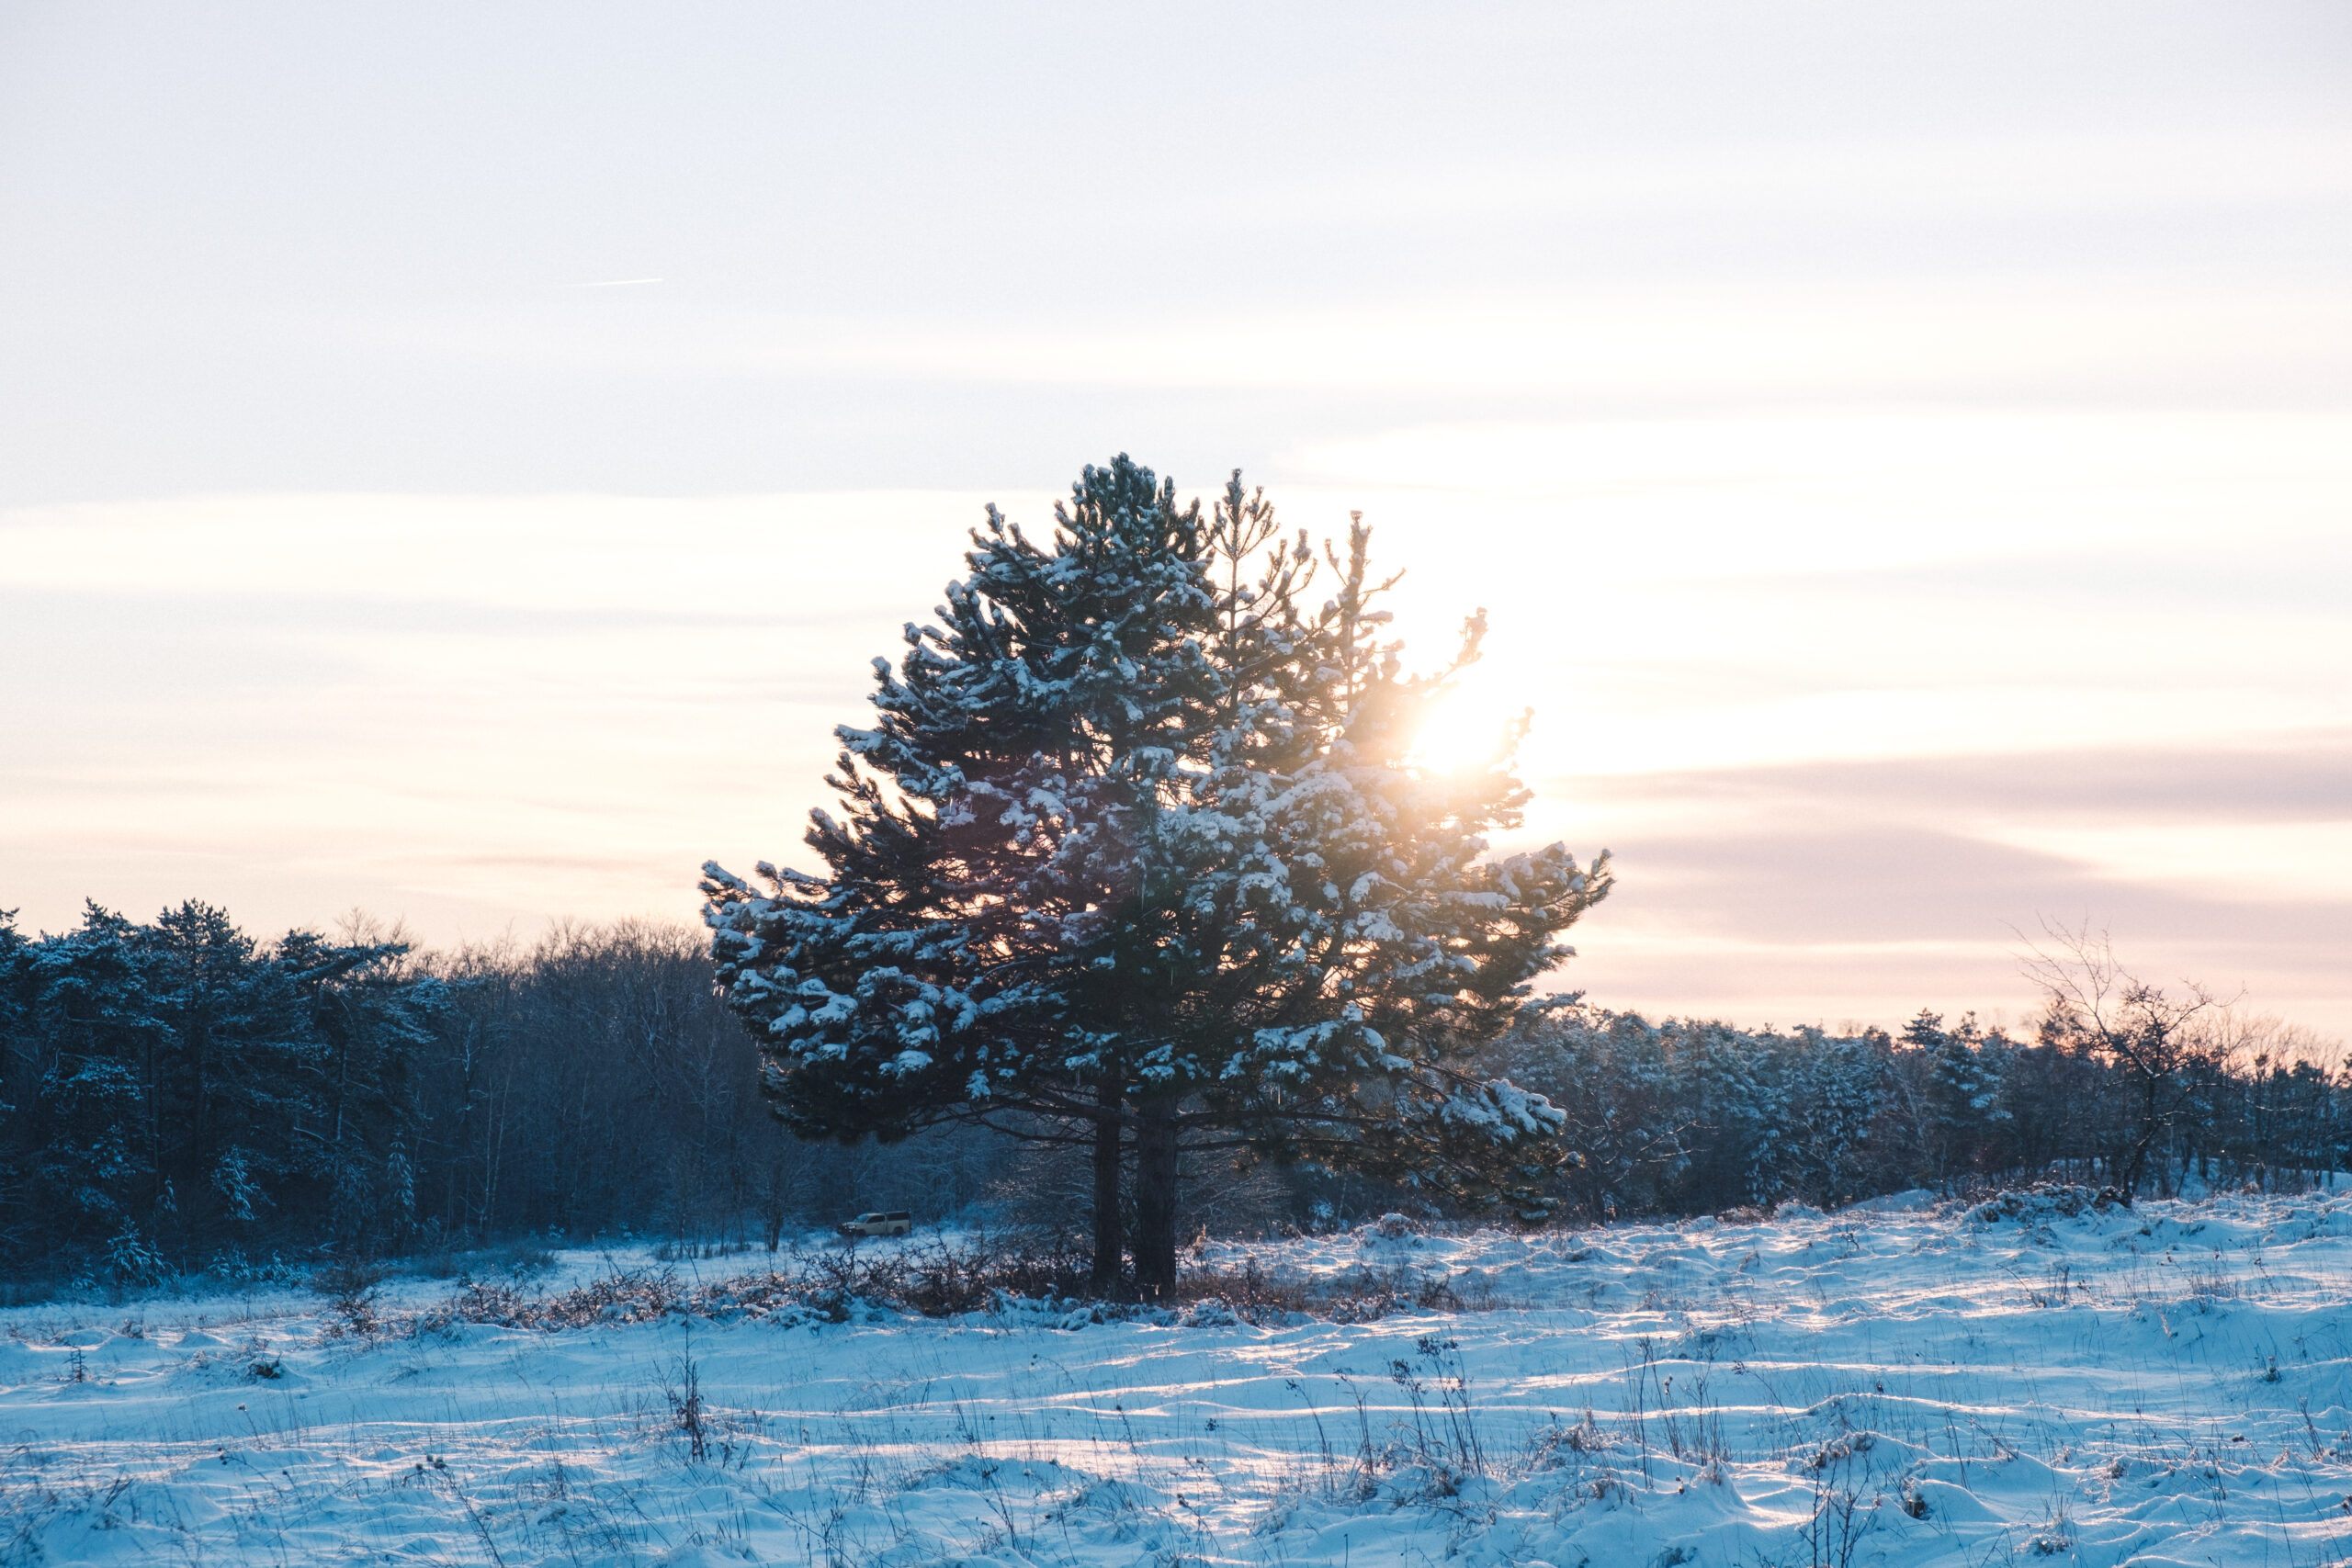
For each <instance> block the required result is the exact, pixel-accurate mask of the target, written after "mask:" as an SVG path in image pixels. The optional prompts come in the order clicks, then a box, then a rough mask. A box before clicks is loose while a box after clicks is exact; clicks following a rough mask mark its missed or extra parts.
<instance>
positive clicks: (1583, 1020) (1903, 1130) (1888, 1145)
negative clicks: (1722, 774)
mask: <svg viewBox="0 0 2352 1568" xmlns="http://www.w3.org/2000/svg"><path fill="white" fill-rule="evenodd" d="M2093 956H2094V961H2095V962H2096V961H2098V955H2093ZM2110 989H2111V992H2112V993H2113V994H2115V995H2118V996H2120V998H2125V999H2123V1000H2122V1001H2121V1005H2119V1006H2109V1007H2104V1008H2093V1007H2086V1006H2083V1005H2080V1004H2079V1003H2078V1002H2077V1000H2076V999H2075V998H2074V997H2071V996H2069V995H2065V994H2063V993H2062V994H2059V995H2055V996H2053V997H2052V1005H2051V1006H2050V1007H2049V1008H2048V1010H2046V1011H2045V1012H2044V1013H2043V1015H2042V1017H2041V1020H2040V1021H2039V1024H2038V1026H2037V1027H2036V1029H2035V1030H2034V1032H2032V1033H2031V1034H2030V1035H2029V1036H2027V1037H2025V1038H2021V1039H2020V1038H2012V1037H2011V1036H2010V1035H2008V1034H2007V1033H2006V1032H2002V1031H2000V1030H1998V1029H1994V1030H1986V1029H1984V1028H1981V1027H1980V1026H1979V1025H1978V1024H1977V1022H1976V1020H1975V1018H1974V1016H1973V1014H1972V1015H1970V1016H1967V1017H1964V1018H1962V1019H1961V1020H1960V1021H1957V1022H1951V1023H1948V1022H1947V1021H1946V1020H1945V1019H1943V1018H1942V1017H1940V1016H1939V1015H1937V1014H1935V1013H1932V1012H1925V1011H1923V1012H1921V1013H1919V1014H1918V1015H1917V1017H1915V1018H1914V1019H1913V1020H1912V1021H1911V1022H1910V1023H1909V1025H1908V1026H1907V1027H1906V1028H1905V1030H1904V1032H1902V1034H1901V1035H1900V1036H1895V1035H1890V1034H1888V1033H1886V1032H1883V1031H1879V1030H1870V1031H1866V1032H1862V1033H1860V1034H1853V1035H1838V1034H1830V1033H1827V1032H1824V1031H1822V1030H1819V1029H1797V1030H1792V1031H1787V1032H1782V1031H1777V1030H1741V1029H1735V1028H1732V1027H1730V1026H1728V1025H1726V1024H1722V1023H1713V1022H1699V1021H1675V1020H1668V1021H1664V1022H1661V1023H1653V1022H1651V1021H1648V1020H1646V1019H1644V1018H1642V1017H1641V1016H1640V1015H1638V1014H1635V1013H1630V1012H1612V1011H1609V1010H1603V1009H1600V1008H1587V1007H1571V1008H1566V1009H1563V1010H1559V1011H1557V1012H1555V1013H1552V1014H1549V1015H1546V1016H1540V1017H1538V1018H1537V1019H1535V1020H1533V1021H1530V1022H1529V1023H1527V1024H1525V1025H1524V1026H1522V1027H1521V1029H1520V1030H1519V1031H1518V1032H1516V1033H1515V1034H1514V1035H1513V1036H1512V1037H1511V1038H1510V1039H1509V1040H1508V1041H1507V1042H1505V1043H1504V1046H1503V1049H1502V1057H1503V1059H1502V1061H1501V1062H1500V1064H1499V1065H1500V1066H1502V1067H1503V1068H1504V1069H1505V1070H1506V1071H1508V1073H1509V1074H1510V1077H1512V1078H1513V1079H1514V1080H1515V1081H1516V1082H1518V1083H1519V1084H1521V1086H1522V1087H1524V1088H1528V1089H1536V1090H1538V1091H1540V1092H1542V1093H1543V1094H1544V1095H1546V1096H1547V1097H1549V1098H1550V1099H1551V1100H1552V1101H1553V1103H1554V1104H1555V1105H1556V1106H1558V1107H1559V1108H1560V1109H1561V1110H1562V1111H1566V1114H1567V1128H1566V1133H1565V1134H1564V1136H1565V1137H1566V1139H1567V1141H1568V1143H1569V1144H1570V1145H1571V1146H1572V1147H1574V1148H1575V1149H1576V1150H1577V1152H1578V1153H1579V1155H1581V1156H1583V1163H1582V1166H1581V1168H1579V1169H1577V1170H1576V1171H1574V1172H1572V1173H1570V1175H1569V1176H1568V1177H1567V1178H1566V1193H1565V1194H1564V1195H1565V1196H1566V1198H1567V1200H1568V1203H1569V1207H1570V1209H1571V1211H1572V1212H1574V1213H1577V1214H1580V1215H1583V1216H1587V1217H1595V1218H1606V1217H1610V1216H1612V1215H1619V1214H1626V1215H1631V1214H1645V1213H1670V1214H1697V1213H1721V1212H1723V1211H1724V1210H1727V1209H1732V1208H1737V1207H1743V1206H1767V1205H1770V1204H1773V1203H1778V1202H1781V1201H1790V1200H1795V1201H1805V1202H1811V1203H1814V1204H1816V1205H1821V1206H1825V1207H1826V1206H1828V1205H1832V1204H1838V1203H1845V1202H1851V1201H1856V1200H1859V1199H1863V1198H1869V1197H1874V1196H1879V1195H1883V1194H1885V1193H1890V1192H1895V1191H1901V1190H1906V1189H1912V1188H1932V1189H1937V1190H1946V1191H1965V1190H1973V1189H1979V1188H1984V1187H1990V1186H1997V1185H2002V1184H2007V1183H2014V1182H2021V1181H2030V1180H2035V1179H2044V1178H2050V1179H2064V1180H2070V1181H2075V1182H2081V1183H2086V1184H2088V1185H2094V1186H2104V1187H2110V1188H2114V1189H2116V1190H2119V1191H2121V1192H2124V1193H2127V1194H2130V1195H2133V1196H2140V1195H2147V1194H2150V1193H2154V1194H2156V1195H2166V1196H2168V1195H2171V1194H2173V1193H2176V1192H2177V1191H2178V1190H2180V1189H2181V1188H2182V1186H2183V1185H2184V1184H2186V1185H2188V1187H2189V1188H2190V1190H2197V1189H2198V1188H2199V1187H2203V1188H2209V1189H2210V1188H2211V1187H2216V1186H2222V1185H2230V1184H2239V1183H2245V1182H2249V1181H2250V1182H2256V1183H2259V1184H2261V1185H2263V1186H2265V1187H2272V1186H2278V1185H2287V1186H2298V1185H2301V1184H2302V1183H2304V1182H2306V1181H2307V1180H2309V1179H2312V1177H2313V1176H2314V1175H2316V1174H2318V1173H2324V1172H2329V1171H2335V1170H2340V1169H2343V1168H2346V1167H2347V1166H2352V1074H2347V1073H2346V1071H2345V1070H2344V1069H2343V1067H2342V1066H2341V1064H2340V1063H2337V1062H2335V1061H2334V1057H2335V1053H2334V1052H2331V1051H2327V1050H2325V1049H2324V1048H2323V1047H2322V1046H2321V1045H2320V1043H2318V1042H2316V1041H2314V1040H2312V1038H2311V1037H2309V1036H2308V1035H2305V1034H2303V1033H2301V1032H2299V1031H2296V1030H2292V1029H2288V1028H2282V1027H2280V1026H2278V1024H2276V1023H2275V1022H2273V1021H2263V1020H2256V1021H2245V1020H2241V1019H2236V1018H2233V1017H2232V1016H2231V1015H2230V1014H2229V1013H2228V1012H2227V1011H2226V1010H2220V1009H2216V1008H2212V1007H2211V1006H2210V1005H2200V1004H2199V1003H2198V1002H2196V1001H2194V1000H2192V1001H2190V1002H2187V1003H2182V1002H2177V1001H2176V1002H2167V1000H2166V999H2165V998H2164V997H2163V996H2162V995H2161V994H2160V993H2152V992H2149V991H2147V990H2146V988H2145V987H2142V988H2141V989H2140V991H2139V993H2138V994H2137V998H2136V1000H2133V999H2130V998H2131V997H2132V996H2133V993H2132V992H2131V988H2130V987H2112V988H2110Z"/></svg>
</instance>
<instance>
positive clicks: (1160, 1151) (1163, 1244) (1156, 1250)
mask: <svg viewBox="0 0 2352 1568" xmlns="http://www.w3.org/2000/svg"><path fill="white" fill-rule="evenodd" d="M1135 1253H1136V1289H1137V1290H1138V1291H1140V1292H1142V1294H1143V1298H1144V1300H1146V1301H1156V1300H1158V1299H1159V1298H1160V1297H1162V1296H1164V1295H1166V1294H1167V1293H1168V1292H1170V1291H1171V1290H1173V1289H1174V1288H1175V1284H1176V1107H1175V1105H1174V1104H1173V1103H1171V1102H1170V1101H1168V1100H1160V1101H1159V1102H1157V1103H1155V1104H1148V1105H1146V1106H1144V1107H1143V1112H1142V1121H1141V1122H1139V1123H1138V1124H1137V1126H1136V1241H1135Z"/></svg>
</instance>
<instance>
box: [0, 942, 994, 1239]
mask: <svg viewBox="0 0 2352 1568" xmlns="http://www.w3.org/2000/svg"><path fill="white" fill-rule="evenodd" d="M0 1045H4V1046H5V1063H0V1074H4V1075H5V1077H0V1271H5V1272H6V1274H7V1275H10V1276H14V1277H17V1278H23V1277H27V1276H33V1275H38V1276H42V1277H46V1278H51V1279H57V1280H77V1279H79V1280H90V1281H93V1282H104V1283H112V1284H134V1283H141V1282H147V1281H152V1280H158V1279H161V1278H164V1277H165V1276H167V1275H170V1274H175V1273H180V1272H187V1271H194V1270H198V1269H209V1270H212V1271H214V1272H218V1273H222V1274H227V1275H232V1276H234V1275H238V1274H240V1273H249V1272H251V1271H253V1270H255V1269H268V1268H271V1267H273V1266H280V1265H284V1264H287V1263H292V1262H297V1261H301V1260H306V1259H309V1258H316V1257H319V1256H322V1255H325V1254H330V1253H332V1254H334V1255H338V1256H354V1255H359V1256H381V1255H388V1254H402V1253H412V1252H415V1251H419V1250H425V1249H434V1248H443V1247H464V1246H469V1245H475V1244H480V1243H483V1242H488V1241H492V1240H505V1239H512V1238H515V1237H517V1236H521V1235H531V1236H536V1237H543V1238H554V1237H564V1238H574V1239H580V1238H586V1237H590V1236H597V1235H603V1236H620V1235H661V1236H681V1237H695V1238H700V1239H730V1240H738V1241H742V1240H750V1241H755V1242H756V1241H759V1240H766V1241H769V1242H773V1241H774V1240H775V1236H776V1235H777V1233H778V1232H779V1231H780V1230H781V1229H782V1228H783V1227H785V1226H786V1225H787V1224H793V1223H795V1222H797V1221H799V1220H802V1219H805V1218H810V1217H825V1218H831V1217H834V1216H835V1214H836V1211H837V1210H838V1208H839V1207H840V1206H842V1205H844V1204H847V1205H854V1204H858V1203H861V1202H863V1203H865V1204H868V1205H870V1206H892V1207H899V1206H909V1205H913V1204H918V1203H919V1204H921V1205H922V1207H923V1208H924V1209H926V1211H928V1212H931V1213H938V1212H941V1211H942V1210H944V1209H952V1208H957V1207H964V1206H968V1205H970V1204H972V1203H975V1202H978V1201H981V1200H983V1199H985V1198H986V1197H987V1196H988V1194H989V1190H990V1183H991V1182H993V1181H995V1180H997V1179H999V1178H1000V1176H1001V1168H1002V1166H1003V1163H1004V1160H1003V1156H1004V1153H1005V1151H1003V1150H1001V1149H999V1148H997V1147H995V1146H994V1144H993V1142H992V1141H991V1140H987V1139H984V1138H979V1137H976V1136H973V1135H970V1134H951V1135H949V1136H946V1137H934V1138H931V1139H925V1140H917V1141H915V1142H914V1143H913V1144H911V1145H900V1146H899V1147H897V1148H893V1149H880V1148H876V1147H875V1146H873V1145H867V1146H865V1147H863V1148H856V1149H851V1148H843V1147H841V1146H839V1145H808V1144H802V1143H799V1142H797V1140H794V1139H792V1138H790V1137H789V1136H787V1135H786V1134H784V1132H783V1131H782V1129H781V1128H779V1127H778V1126H777V1125H776V1123H775V1120H774V1118H773V1117H771V1116H770V1115H769V1114H768V1112H767V1111H766V1108H765V1106H764V1105H763V1102H762V1100H761V1098H760V1095H759V1085H758V1070H759V1069H758V1061H757V1056H756V1054H755V1053H754V1052H753V1051H752V1049H751V1046H750V1043H749V1042H748V1041H747V1040H746V1039H745V1038H744V1036H743V1032H742V1027H741V1024H739V1023H738V1022H737V1021H735V1019H734V1018H733V1017H732V1016H731V1015H729V1013H728V1012H727V1011H726V1010H724V1009H723V1008H722V1007H721V1006H720V1005H719V1004H718V1000H717V998H715V996H714V995H713V992H712V989H711V983H710V968H709V961H708V958H707V953H706V949H705V946H704V939H703V937H702V935H701V933H700V932H698V931H691V930H688V929H684V928H680V927H671V926H661V925H652V924H644V923H622V924H618V925H612V926H597V927H590V926H564V927H559V928H558V929H557V930H555V931H553V932H552V933H550V934H549V935H548V937H546V938H545V939H543V940H542V941H540V942H537V943H536V944H533V945H531V946H528V947H519V946H515V945H511V944H510V945H499V946H491V947H475V948H468V949H463V950H460V951H458V952H456V953H440V954H435V953H418V952H416V951H414V950H413V949H412V947H411V946H410V945H409V944H408V943H407V942H403V941H401V940H400V939H399V936H398V933H397V932H390V933H388V932H385V931H380V930H377V929H373V928H371V927H370V926H369V925H368V923H367V922H365V921H360V922H357V923H356V924H355V925H354V926H353V927H352V928H351V929H349V930H346V931H341V932H339V933H336V934H334V935H325V934H322V933H318V932H314V931H294V932H290V933H288V934H287V935H286V936H283V937H281V938H278V939H277V940H275V941H271V942H257V941H255V940H254V938H252V937H250V936H248V935H246V934H245V933H244V932H243V931H239V930H238V929H237V927H236V926H235V924H234V923H233V922H232V920H231V919H230V918H229V917H228V915H227V914H226V913H224V912H223V911H221V910H220V909H218V908H212V907H209V906H208V905H204V904H201V903H188V904H183V905H181V906H180V907H179V908H175V909H171V910H167V911H165V912H164V914H163V915H161V916H159V917H158V918H157V919H154V920H153V921H152V922H149V923H144V924H141V923H139V922H135V921H132V920H130V919H126V918H124V917H122V916H120V915H119V914H115V913H111V912H109V911H107V910H104V909H101V908H96V907H95V906H93V907H91V908H89V909H87V910H86V911H85V917H84V919H83V922H82V924H81V925H80V927H79V928H77V929H75V930H74V931H67V932H64V933H62V934H59V935H54V936H41V937H32V936H28V935H27V934H26V933H24V932H22V931H18V930H17V928H16V926H15V923H14V921H13V920H12V919H8V918H7V917H6V916H5V915H0Z"/></svg>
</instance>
